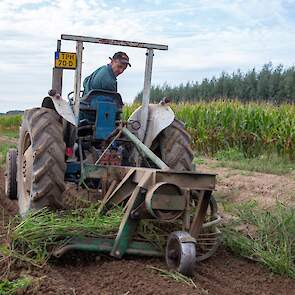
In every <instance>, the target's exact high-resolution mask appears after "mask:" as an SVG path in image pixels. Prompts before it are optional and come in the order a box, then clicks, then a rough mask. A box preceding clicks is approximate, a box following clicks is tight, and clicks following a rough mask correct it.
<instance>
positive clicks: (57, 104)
mask: <svg viewBox="0 0 295 295" xmlns="http://www.w3.org/2000/svg"><path fill="white" fill-rule="evenodd" d="M42 107H46V108H49V109H54V110H55V111H56V112H57V113H58V114H59V115H60V116H61V117H63V118H64V119H65V120H66V121H67V122H70V123H71V124H73V125H74V126H77V122H76V118H75V115H74V112H73V110H72V108H71V106H70V104H69V103H68V102H67V101H66V100H65V99H63V98H62V97H61V96H59V95H54V96H46V97H45V98H44V99H43V102H42Z"/></svg>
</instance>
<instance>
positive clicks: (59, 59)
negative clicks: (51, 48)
mask: <svg viewBox="0 0 295 295" xmlns="http://www.w3.org/2000/svg"><path fill="white" fill-rule="evenodd" d="M54 66H55V67H56V68H62V69H69V70H74V69H76V67H77V58H76V53H73V52H61V51H56V52H55V63H54Z"/></svg>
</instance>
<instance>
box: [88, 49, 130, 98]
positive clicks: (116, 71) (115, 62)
mask: <svg viewBox="0 0 295 295" xmlns="http://www.w3.org/2000/svg"><path fill="white" fill-rule="evenodd" d="M110 60H111V62H110V63H109V64H107V65H104V66H102V67H100V68H98V69H97V70H95V71H94V72H93V73H92V74H91V75H90V76H88V77H86V78H85V79H84V82H83V87H84V95H86V94H87V93H88V92H89V91H91V90H93V89H102V90H108V91H114V92H117V76H119V75H121V74H122V73H123V72H124V71H125V70H126V68H127V66H129V67H131V64H130V63H129V57H128V55H127V54H126V53H125V52H122V51H119V52H116V53H115V54H114V56H113V57H112V58H111V57H110Z"/></svg>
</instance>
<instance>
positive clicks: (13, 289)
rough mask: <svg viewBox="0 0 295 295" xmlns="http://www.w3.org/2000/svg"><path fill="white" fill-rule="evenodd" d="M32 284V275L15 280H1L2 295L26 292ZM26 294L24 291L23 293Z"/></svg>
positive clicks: (0, 290) (0, 293)
mask: <svg viewBox="0 0 295 295" xmlns="http://www.w3.org/2000/svg"><path fill="white" fill-rule="evenodd" d="M31 284H32V279H31V278H30V277H22V278H19V279H17V280H14V281H9V280H2V281H0V295H13V294H19V292H21V291H22V292H24V291H25V289H26V288H28V287H29V286H30V285H31ZM22 294H24V293H22Z"/></svg>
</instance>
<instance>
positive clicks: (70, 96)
mask: <svg viewBox="0 0 295 295" xmlns="http://www.w3.org/2000/svg"><path fill="white" fill-rule="evenodd" d="M81 94H82V95H81ZM82 96H83V91H82V90H80V97H82ZM68 100H69V102H70V104H71V105H73V104H74V91H71V92H70V93H68Z"/></svg>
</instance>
